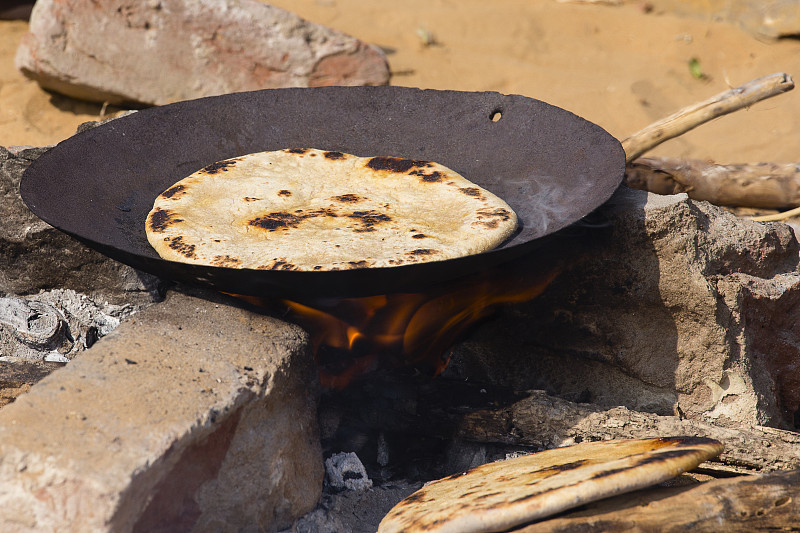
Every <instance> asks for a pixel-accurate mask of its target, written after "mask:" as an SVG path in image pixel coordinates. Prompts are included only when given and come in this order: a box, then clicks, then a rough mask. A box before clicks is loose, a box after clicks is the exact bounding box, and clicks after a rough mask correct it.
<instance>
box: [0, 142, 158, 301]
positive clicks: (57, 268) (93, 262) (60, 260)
mask: <svg viewBox="0 0 800 533" xmlns="http://www.w3.org/2000/svg"><path fill="white" fill-rule="evenodd" d="M47 150H48V148H47V147H41V148H11V149H6V148H3V147H1V146H0V220H2V224H0V296H6V295H26V294H36V293H38V292H40V291H43V290H49V289H72V290H75V291H78V292H80V293H83V294H86V295H89V296H91V297H92V298H95V299H97V300H98V301H106V300H107V301H110V302H111V303H113V304H119V305H123V304H127V305H131V306H137V307H138V306H144V305H148V304H150V303H152V302H153V301H154V300H156V299H158V295H157V290H158V285H159V280H158V279H157V278H155V277H154V276H151V275H149V274H145V273H143V272H140V271H137V270H135V269H133V268H131V267H128V266H126V265H123V264H122V263H119V262H117V261H114V260H113V259H109V258H107V257H105V256H103V255H102V254H100V253H98V252H96V251H94V250H92V249H90V248H87V247H86V246H84V245H83V244H81V243H79V242H78V241H76V240H75V239H73V238H72V237H70V236H68V235H66V234H65V233H62V232H60V231H58V230H56V229H55V228H53V227H52V226H50V225H49V224H47V223H46V222H43V221H42V220H41V219H39V218H38V217H37V216H36V215H34V214H33V213H31V211H30V210H29V209H28V207H27V206H26V205H25V203H24V202H23V201H22V198H20V195H19V184H20V181H21V179H22V174H23V172H25V169H27V168H28V166H29V165H30V164H31V162H33V160H35V159H36V158H37V157H39V156H40V155H42V154H43V153H45V152H46V151H47Z"/></svg>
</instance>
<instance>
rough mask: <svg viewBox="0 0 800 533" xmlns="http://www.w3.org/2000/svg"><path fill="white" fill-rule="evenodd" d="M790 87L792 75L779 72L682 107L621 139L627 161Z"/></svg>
mask: <svg viewBox="0 0 800 533" xmlns="http://www.w3.org/2000/svg"><path fill="white" fill-rule="evenodd" d="M793 88H794V81H792V78H791V76H789V75H788V74H786V73H783V72H779V73H776V74H771V75H769V76H764V77H763V78H757V79H755V80H752V81H750V82H748V83H745V84H744V85H741V86H739V87H736V88H735V89H731V90H728V91H725V92H722V93H720V94H718V95H716V96H713V97H711V98H709V99H708V100H704V101H702V102H699V103H697V104H694V105H690V106H688V107H684V108H683V109H681V110H680V111H678V112H677V113H674V114H672V115H670V116H668V117H666V118H664V119H661V120H659V121H657V122H654V123H653V124H650V125H649V126H647V127H646V128H644V129H642V130H640V131H638V132H636V133H634V134H633V135H631V136H630V137H628V138H627V139H625V140H624V141H622V147H623V149H624V150H625V155H626V157H627V161H628V162H631V161H633V160H634V159H636V158H637V157H639V156H641V155H642V154H644V153H645V152H647V151H649V150H651V149H653V148H654V147H656V146H658V145H659V144H661V143H663V142H664V141H666V140H668V139H672V138H674V137H677V136H679V135H682V134H684V133H686V132H687V131H689V130H691V129H694V128H696V127H697V126H699V125H701V124H704V123H706V122H708V121H709V120H712V119H714V118H717V117H721V116H723V115H727V114H728V113H732V112H734V111H737V110H739V109H741V108H743V107H749V106H751V105H753V104H755V103H756V102H759V101H761V100H764V99H766V98H770V97H772V96H775V95H778V94H782V93H785V92H786V91H789V90H791V89H793Z"/></svg>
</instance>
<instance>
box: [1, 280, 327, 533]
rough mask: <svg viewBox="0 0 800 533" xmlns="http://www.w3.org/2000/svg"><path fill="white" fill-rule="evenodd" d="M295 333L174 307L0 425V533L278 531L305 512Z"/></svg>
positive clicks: (303, 357)
mask: <svg viewBox="0 0 800 533" xmlns="http://www.w3.org/2000/svg"><path fill="white" fill-rule="evenodd" d="M315 377H316V374H315V369H314V366H313V363H312V360H311V357H310V355H309V353H308V346H307V337H306V335H305V334H304V333H303V332H302V331H301V330H300V329H299V328H297V327H296V326H291V325H288V324H286V323H283V322H280V321H278V320H276V319H273V318H271V317H268V316H265V315H261V314H258V313H255V312H252V311H249V310H247V309H245V308H244V307H242V306H240V305H238V304H237V303H235V302H233V301H232V300H231V299H228V298H223V297H222V296H219V295H217V294H215V293H211V292H196V293H194V294H186V293H178V292H171V293H169V294H168V297H167V299H166V300H165V301H164V302H163V303H160V304H158V305H155V306H152V307H149V308H148V309H146V310H144V311H141V312H140V313H138V314H137V315H136V316H134V317H133V318H131V319H129V320H127V321H125V322H124V323H123V324H122V325H121V326H120V327H119V328H117V329H116V330H114V332H112V333H111V334H109V335H108V336H107V337H105V338H103V339H102V340H101V341H99V342H98V343H97V344H96V345H95V346H94V347H92V349H90V350H87V351H86V352H84V353H83V354H81V356H80V357H79V358H77V359H75V360H74V361H72V362H71V363H69V364H68V365H66V366H65V367H63V368H61V369H60V370H58V371H56V372H54V373H52V374H51V375H49V376H48V377H46V378H44V379H43V380H42V381H40V382H39V383H38V384H37V385H36V386H35V387H33V388H32V389H31V390H30V392H28V393H27V394H25V395H23V396H21V397H20V398H18V399H17V400H16V401H15V402H14V403H12V404H10V405H7V406H6V407H4V408H3V409H2V410H0V530H2V531H9V532H12V531H13V532H27V531H31V532H32V531H76V532H77V531H81V532H91V531H114V532H130V531H133V532H143V531H148V532H153V531H196V532H206V531H208V532H211V531H214V532H217V531H275V530H278V529H280V528H284V527H287V526H289V525H290V524H291V523H292V521H293V520H294V519H295V518H296V517H298V516H301V515H302V514H304V513H306V512H308V511H310V510H311V509H313V507H314V506H315V504H316V502H317V500H318V498H319V495H320V492H321V487H322V479H323V465H322V456H321V450H320V445H319V437H318V433H317V426H316V419H315V414H316V403H315V401H316V400H315V398H316V396H317V395H316V392H315V387H316V386H315V385H313V384H314V383H316V379H315Z"/></svg>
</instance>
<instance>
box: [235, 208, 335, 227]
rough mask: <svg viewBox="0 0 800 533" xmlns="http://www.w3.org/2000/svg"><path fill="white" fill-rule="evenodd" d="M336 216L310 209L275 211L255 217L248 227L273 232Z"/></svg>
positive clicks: (331, 212) (327, 211) (329, 210)
mask: <svg viewBox="0 0 800 533" xmlns="http://www.w3.org/2000/svg"><path fill="white" fill-rule="evenodd" d="M336 216H338V215H337V214H336V212H335V211H333V210H332V209H312V210H311V211H305V210H303V209H297V210H295V211H294V213H288V212H286V211H276V212H274V213H269V214H266V215H261V216H257V217H255V218H253V219H251V220H250V221H249V222H248V225H250V226H253V227H257V228H261V229H265V230H268V231H274V230H277V229H288V228H296V227H298V226H299V225H300V224H301V223H302V222H303V221H304V220H306V219H309V218H314V217H336Z"/></svg>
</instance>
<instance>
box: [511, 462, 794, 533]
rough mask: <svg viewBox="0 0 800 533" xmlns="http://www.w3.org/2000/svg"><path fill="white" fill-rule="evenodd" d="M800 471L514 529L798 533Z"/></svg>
mask: <svg viewBox="0 0 800 533" xmlns="http://www.w3.org/2000/svg"><path fill="white" fill-rule="evenodd" d="M798 483H800V471H798V470H794V471H791V472H773V473H770V474H763V475H757V476H741V477H736V478H733V479H717V480H713V481H708V482H705V483H699V484H694V485H683V486H676V487H658V488H652V489H647V490H640V491H636V492H633V493H627V494H623V495H621V496H616V497H614V498H610V499H606V500H601V501H599V502H595V503H592V504H589V505H587V506H584V507H582V508H579V509H576V510H574V511H567V512H566V513H565V514H563V515H561V516H557V517H553V518H551V519H549V520H547V519H546V520H543V521H540V522H537V523H535V524H531V525H528V526H526V527H523V528H520V529H514V530H513V532H514V533H570V532H574V531H603V532H604V533H617V532H619V533H622V532H625V533H634V532H639V533H643V532H649V531H669V532H672V533H677V532H688V531H691V532H693V533H697V532H705V533H712V532H718V531H725V532H745V531H748V532H749V531H797V530H798V528H797V526H798V521H800V519H798V516H800V497H799V496H800V489H798Z"/></svg>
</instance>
